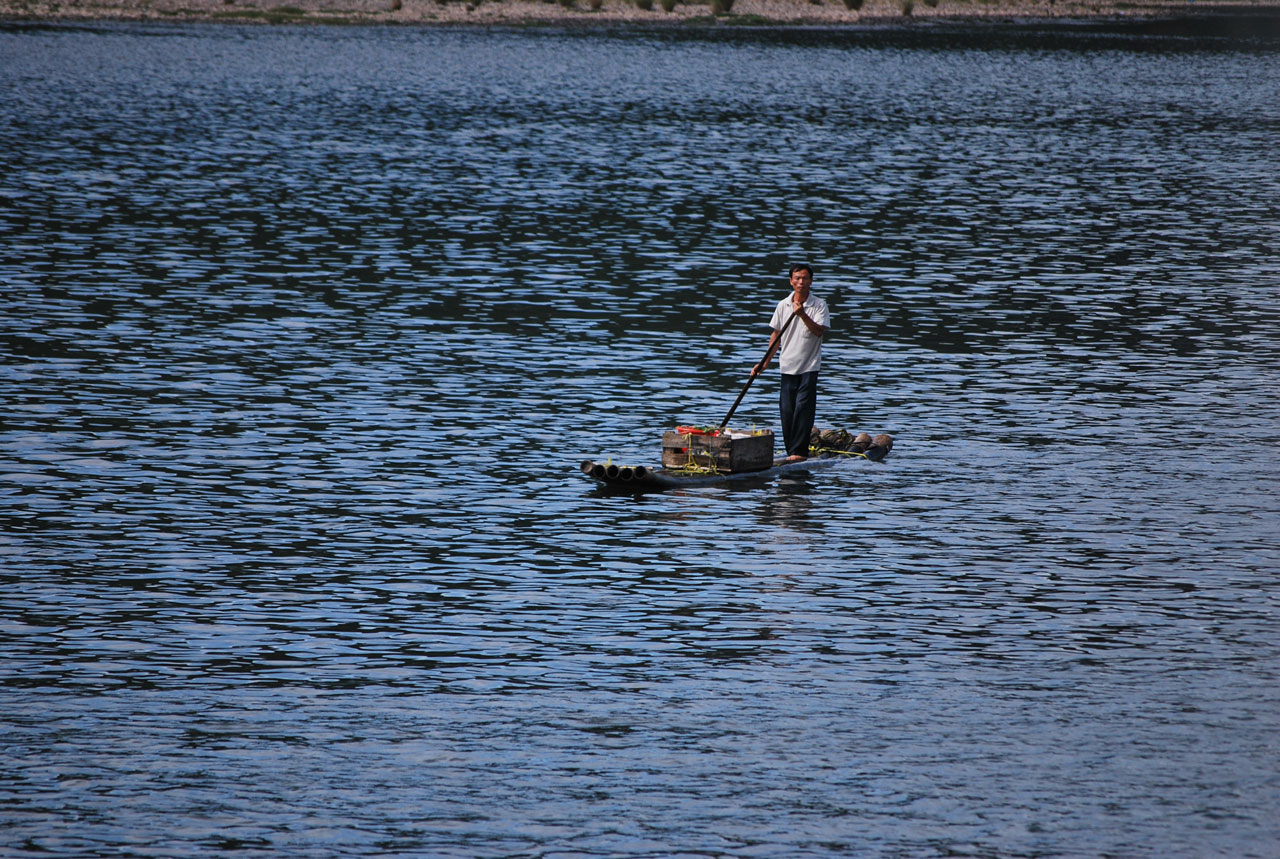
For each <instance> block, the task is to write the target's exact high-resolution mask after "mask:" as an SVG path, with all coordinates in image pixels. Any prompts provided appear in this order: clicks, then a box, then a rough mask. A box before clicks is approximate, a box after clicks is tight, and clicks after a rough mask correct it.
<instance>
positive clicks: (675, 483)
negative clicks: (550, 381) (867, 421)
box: [581, 428, 893, 492]
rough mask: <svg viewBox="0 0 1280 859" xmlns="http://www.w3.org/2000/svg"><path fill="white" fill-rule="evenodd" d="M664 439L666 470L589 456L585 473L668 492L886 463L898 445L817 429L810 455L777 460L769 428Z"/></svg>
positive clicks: (614, 484) (613, 483) (603, 481)
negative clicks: (841, 465)
mask: <svg viewBox="0 0 1280 859" xmlns="http://www.w3.org/2000/svg"><path fill="white" fill-rule="evenodd" d="M678 429H684V428H678ZM662 440H663V445H662V467H661V468H651V467H648V466H644V465H635V466H632V465H614V464H613V462H612V461H610V462H595V461H593V460H590V459H588V460H584V461H583V463H582V465H581V470H582V473H583V474H584V475H585V476H586V477H588V478H590V479H592V480H594V481H595V482H596V483H597V484H598V485H600V486H602V487H608V488H610V489H621V490H625V491H630V492H662V491H665V490H667V489H678V488H681V487H693V486H711V485H715V484H720V483H725V482H728V481H736V480H764V479H768V478H771V477H773V476H775V475H778V474H781V473H783V472H790V471H805V470H812V469H815V468H823V467H827V466H831V465H834V464H836V463H837V462H842V461H845V460H849V459H857V458H861V459H866V460H870V461H871V462H880V461H881V460H883V459H884V458H885V457H886V456H888V455H889V451H890V450H892V449H893V438H892V437H891V436H889V435H888V434H885V433H882V434H880V435H877V436H874V437H873V436H871V435H869V434H867V433H859V434H858V435H856V436H855V435H853V434H851V433H849V432H847V431H845V430H842V429H832V430H818V429H816V428H815V429H814V431H813V434H812V435H811V436H810V438H809V458H808V459H804V460H800V461H798V462H788V461H787V460H786V459H777V460H775V459H774V458H773V433H772V432H770V431H768V430H765V431H763V432H759V433H753V434H747V433H742V434H738V433H728V434H725V435H699V434H695V433H691V432H690V433H682V432H679V431H677V430H668V431H667V432H666V433H664V434H663V437H662Z"/></svg>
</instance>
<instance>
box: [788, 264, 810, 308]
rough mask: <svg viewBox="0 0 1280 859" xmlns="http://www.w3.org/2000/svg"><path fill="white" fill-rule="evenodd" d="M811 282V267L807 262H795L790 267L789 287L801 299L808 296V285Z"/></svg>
mask: <svg viewBox="0 0 1280 859" xmlns="http://www.w3.org/2000/svg"><path fill="white" fill-rule="evenodd" d="M812 284H813V269H812V268H810V267H809V265H808V264H807V263H796V264H795V265H793V266H792V267H791V288H792V289H793V290H795V292H796V293H797V294H798V295H799V296H800V300H801V301H803V300H805V299H806V298H808V297H809V287H810V285H812Z"/></svg>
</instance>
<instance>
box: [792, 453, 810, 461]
mask: <svg viewBox="0 0 1280 859" xmlns="http://www.w3.org/2000/svg"><path fill="white" fill-rule="evenodd" d="M808 458H809V457H807V456H801V455H800V454H798V453H793V454H791V455H790V456H788V457H787V462H804V461H805V460H806V459H808Z"/></svg>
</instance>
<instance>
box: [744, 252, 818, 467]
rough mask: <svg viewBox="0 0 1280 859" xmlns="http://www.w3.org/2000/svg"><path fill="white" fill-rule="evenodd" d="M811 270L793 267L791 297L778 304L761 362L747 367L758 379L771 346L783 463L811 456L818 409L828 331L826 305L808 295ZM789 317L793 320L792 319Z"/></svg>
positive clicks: (768, 359)
mask: <svg viewBox="0 0 1280 859" xmlns="http://www.w3.org/2000/svg"><path fill="white" fill-rule="evenodd" d="M812 284H813V269H812V268H810V267H809V266H808V265H805V264H803V263H801V264H799V265H793V266H791V290H792V291H791V295H789V296H787V297H786V298H784V299H782V301H779V302H778V306H777V308H775V309H774V311H773V319H772V320H770V321H769V326H770V327H771V328H773V334H772V336H770V338H769V349H768V351H767V352H766V355H765V359H764V361H762V362H761V363H759V364H756V365H755V366H754V367H752V368H751V375H752V376H753V377H754V376H758V375H760V374H761V373H763V372H764V371H765V370H766V369H768V367H769V361H770V360H771V359H772V357H773V355H774V351H775V346H776V345H777V343H778V340H779V339H781V340H782V348H781V349H778V350H777V355H778V365H779V367H780V368H781V370H782V390H781V391H780V393H779V396H778V409H779V411H780V412H781V414H782V440H783V443H784V444H785V445H786V446H787V462H800V461H801V460H804V459H808V457H809V434H810V433H811V432H812V431H813V418H814V415H815V414H816V412H817V406H818V366H819V365H820V364H821V363H822V335H823V334H825V333H826V332H827V329H828V328H829V327H830V326H831V313H830V311H828V310H827V303H826V302H825V301H823V300H822V299H821V298H818V296H816V295H812V294H811V293H810V292H809V287H810V286H812ZM792 315H794V316H795V319H792V318H791V317H792Z"/></svg>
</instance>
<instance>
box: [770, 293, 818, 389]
mask: <svg viewBox="0 0 1280 859" xmlns="http://www.w3.org/2000/svg"><path fill="white" fill-rule="evenodd" d="M791 301H792V297H791V296H790V295H788V296H787V297H786V298H784V299H782V300H781V301H779V302H778V306H777V308H775V309H774V311H773V319H772V320H770V321H769V326H770V327H771V328H773V329H774V330H775V331H781V330H782V327H783V326H784V325H786V324H787V320H788V319H790V318H791ZM804 312H805V315H806V316H808V317H809V318H810V319H812V320H813V321H814V322H816V323H818V324H819V325H821V326H822V327H823V328H830V327H831V312H830V311H829V310H827V303H826V302H825V301H823V300H822V299H821V298H818V296H816V295H814V294H813V293H812V292H811V293H809V297H808V298H807V299H806V300H805V302H804ZM821 364H822V338H821V337H817V336H815V335H814V334H813V333H811V332H810V331H809V327H808V326H807V325H805V324H804V322H803V321H801V320H799V319H797V320H796V321H795V322H793V323H791V327H789V328H787V333H786V334H783V335H782V348H781V349H780V350H779V351H778V366H779V367H780V368H781V369H782V372H783V373H786V374H787V375H788V376H797V375H799V374H801V373H812V372H813V371H815V370H817V369H818V367H819V365H821Z"/></svg>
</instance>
